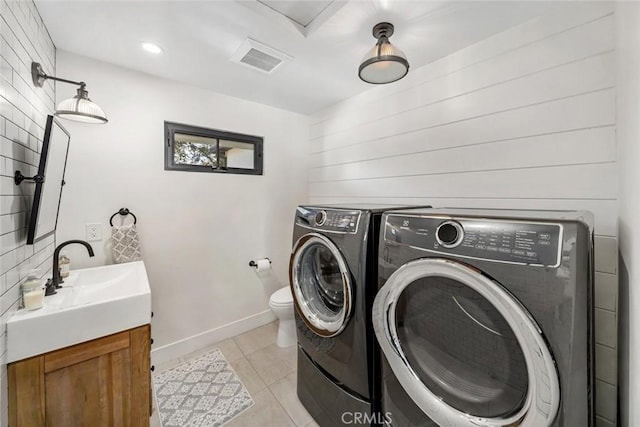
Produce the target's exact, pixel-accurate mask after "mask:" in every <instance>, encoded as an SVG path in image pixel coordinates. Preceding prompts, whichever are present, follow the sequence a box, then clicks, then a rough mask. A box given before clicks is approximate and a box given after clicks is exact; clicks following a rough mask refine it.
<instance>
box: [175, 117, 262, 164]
mask: <svg viewBox="0 0 640 427" xmlns="http://www.w3.org/2000/svg"><path fill="white" fill-rule="evenodd" d="M164 126H165V170H179V171H193V172H225V173H238V174H251V175H262V145H263V139H262V137H259V136H253V135H244V134H239V133H233V132H227V131H221V130H216V129H208V128H202V127H197V126H191V125H185V124H181V123H173V122H165V123H164Z"/></svg>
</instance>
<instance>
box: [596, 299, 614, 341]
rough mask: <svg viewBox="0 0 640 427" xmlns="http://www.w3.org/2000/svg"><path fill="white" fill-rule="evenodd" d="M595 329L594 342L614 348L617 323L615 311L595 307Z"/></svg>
mask: <svg viewBox="0 0 640 427" xmlns="http://www.w3.org/2000/svg"><path fill="white" fill-rule="evenodd" d="M595 329H596V331H595V336H596V343H598V344H603V345H606V346H609V347H612V348H616V346H617V343H618V336H617V331H618V325H617V319H616V314H615V313H613V312H611V311H607V310H602V309H599V308H596V309H595Z"/></svg>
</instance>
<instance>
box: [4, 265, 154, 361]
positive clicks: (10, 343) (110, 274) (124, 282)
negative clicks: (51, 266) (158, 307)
mask: <svg viewBox="0 0 640 427" xmlns="http://www.w3.org/2000/svg"><path fill="white" fill-rule="evenodd" d="M62 286H63V287H62V288H61V289H58V293H57V294H56V295H52V296H48V297H45V299H44V306H43V307H42V308H41V309H39V310H33V311H27V310H18V311H17V312H15V313H14V314H13V316H12V317H11V318H10V319H9V320H8V321H7V361H8V362H15V361H16V360H21V359H25V358H27V357H31V356H36V355H38V354H42V353H46V352H48V351H52V350H56V349H59V348H63V347H67V346H70V345H74V344H78V343H81V342H84V341H89V340H92V339H95V338H100V337H103V336H105V335H110V334H114V333H116V332H120V331H124V330H127V329H131V328H135V327H137V326H141V325H146V324H147V323H149V322H150V321H151V289H150V287H149V279H148V277H147V271H146V269H145V267H144V263H143V262H142V261H138V262H131V263H126V264H115V265H107V266H104V267H95V268H86V269H82V270H73V271H71V274H70V275H69V277H67V278H66V279H65V281H64V283H62Z"/></svg>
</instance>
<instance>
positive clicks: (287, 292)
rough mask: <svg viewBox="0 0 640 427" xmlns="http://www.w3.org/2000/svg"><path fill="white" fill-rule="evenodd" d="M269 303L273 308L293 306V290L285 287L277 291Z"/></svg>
mask: <svg viewBox="0 0 640 427" xmlns="http://www.w3.org/2000/svg"><path fill="white" fill-rule="evenodd" d="M269 303H270V304H271V305H273V306H288V305H293V295H291V289H290V288H289V287H288V286H284V287H282V288H280V289H278V290H277V291H275V292H274V293H273V294H272V295H271V298H270V299H269Z"/></svg>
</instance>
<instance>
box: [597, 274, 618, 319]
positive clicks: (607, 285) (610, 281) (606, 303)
mask: <svg viewBox="0 0 640 427" xmlns="http://www.w3.org/2000/svg"><path fill="white" fill-rule="evenodd" d="M594 293H595V301H594V305H595V306H596V307H597V308H604V309H606V310H610V311H617V305H618V276H617V275H614V274H609V273H596V274H595V290H594Z"/></svg>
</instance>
